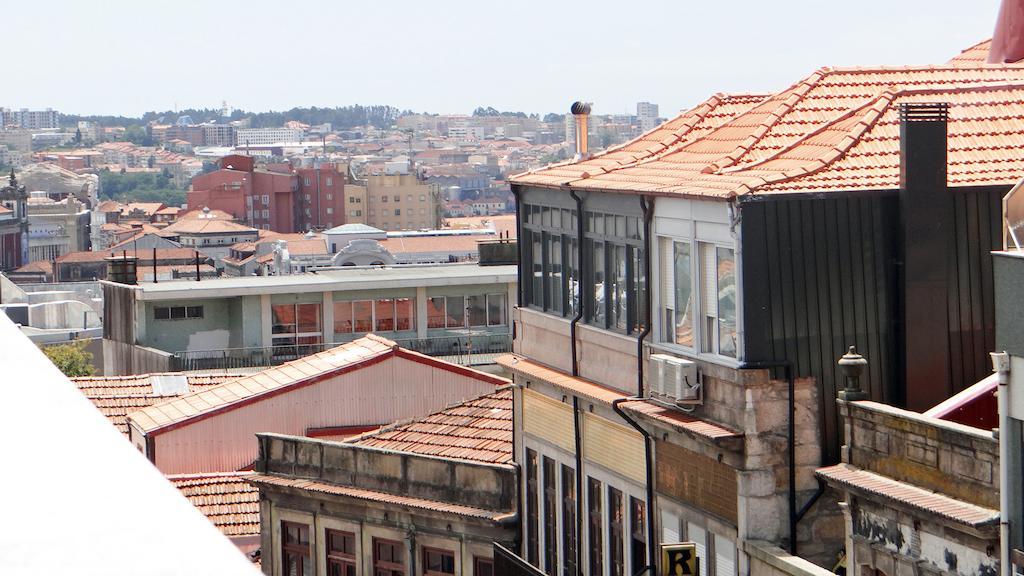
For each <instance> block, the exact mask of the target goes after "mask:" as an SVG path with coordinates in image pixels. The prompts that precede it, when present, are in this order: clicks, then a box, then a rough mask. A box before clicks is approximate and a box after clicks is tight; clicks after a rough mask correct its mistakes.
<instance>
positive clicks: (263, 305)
mask: <svg viewBox="0 0 1024 576" xmlns="http://www.w3.org/2000/svg"><path fill="white" fill-rule="evenodd" d="M273 328H274V315H273V314H272V313H271V311H270V294H261V295H260V331H261V333H262V334H263V338H262V340H261V342H262V343H261V346H263V347H264V348H270V347H271V346H273V345H274V335H273V332H272V330H273Z"/></svg>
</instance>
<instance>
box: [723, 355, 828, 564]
mask: <svg viewBox="0 0 1024 576" xmlns="http://www.w3.org/2000/svg"><path fill="white" fill-rule="evenodd" d="M764 368H768V369H770V368H782V369H783V370H784V372H785V377H786V384H787V387H788V394H787V396H788V399H787V416H788V420H789V426H788V429H787V430H786V451H787V452H788V453H789V553H790V554H793V555H794V556H795V555H796V524H797V522H799V521H800V518H801V515H798V513H797V509H796V422H795V421H796V395H795V392H796V383H795V380H794V378H793V363H792V362H790V361H789V360H768V361H764V362H744V363H743V364H742V365H741V366H740V369H741V370H743V369H764ZM768 378H769V379H771V374H769V375H768ZM823 438H824V437H823ZM816 499H817V497H814V498H812V500H816ZM811 503H813V502H811ZM805 508H809V506H807V507H805ZM804 513H806V510H805V511H804Z"/></svg>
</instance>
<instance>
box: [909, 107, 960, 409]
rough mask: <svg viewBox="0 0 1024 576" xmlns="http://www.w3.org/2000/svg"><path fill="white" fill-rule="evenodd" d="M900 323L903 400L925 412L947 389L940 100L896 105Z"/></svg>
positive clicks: (949, 255)
mask: <svg viewBox="0 0 1024 576" xmlns="http://www.w3.org/2000/svg"><path fill="white" fill-rule="evenodd" d="M899 114H900V196H899V198H900V219H901V228H900V236H901V242H900V245H901V251H902V254H901V256H902V262H903V266H902V267H901V270H900V287H901V289H902V290H901V292H902V294H901V296H902V312H903V314H902V326H901V327H900V333H901V341H902V352H903V353H902V354H900V357H901V360H902V362H903V372H904V375H905V376H904V378H905V379H904V386H905V388H904V389H905V391H906V397H905V404H906V407H907V408H909V409H911V410H919V411H923V410H927V409H928V408H931V407H932V406H934V405H936V404H938V403H939V402H942V401H943V400H945V399H946V398H948V397H949V396H950V395H951V394H952V393H953V389H952V379H951V376H950V354H949V311H948V306H949V286H948V283H949V274H950V269H949V266H950V264H949V263H950V262H951V261H953V260H954V259H955V253H954V241H953V238H954V232H955V231H954V225H955V224H954V219H953V201H952V197H951V196H950V194H949V191H948V189H947V188H946V123H947V119H948V117H949V106H948V105H947V104H944V103H914V104H900V107H899Z"/></svg>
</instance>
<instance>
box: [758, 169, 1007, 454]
mask: <svg viewBox="0 0 1024 576" xmlns="http://www.w3.org/2000/svg"><path fill="white" fill-rule="evenodd" d="M1003 192H1004V191H1002V190H992V189H983V190H969V191H960V192H954V195H955V201H954V205H955V216H954V217H955V219H956V240H955V242H954V245H955V246H956V250H957V251H956V254H953V255H951V258H952V259H953V260H954V265H953V266H952V267H951V270H952V271H951V273H950V274H951V276H955V277H951V278H950V283H951V288H950V298H949V300H950V301H949V311H950V326H951V333H950V337H949V340H950V358H951V361H950V363H951V366H950V373H951V381H952V382H953V387H954V390H950V391H949V393H950V394H952V393H954V392H956V391H959V390H962V389H963V388H965V387H967V386H969V385H971V384H973V383H974V382H977V381H978V380H979V379H981V378H983V377H984V376H985V375H987V374H988V373H989V371H990V367H989V365H988V360H987V355H988V352H990V351H991V350H992V346H993V345H994V341H993V326H994V311H993V310H994V307H993V303H992V291H993V289H992V259H991V255H990V254H989V251H990V250H992V249H996V248H999V247H1000V246H998V244H999V242H1000V235H999V230H1000V226H1001V225H1000V214H1001V212H1000V210H999V207H1000V199H1001V197H1002V193H1003ZM741 216H742V224H741V226H742V250H743V256H742V266H743V292H744V296H743V303H744V309H743V316H744V325H743V326H744V333H745V344H746V358H745V359H746V360H747V361H767V360H783V359H785V360H789V361H791V362H793V365H794V371H795V374H796V375H797V377H808V376H811V377H814V378H816V379H817V380H818V383H819V393H820V399H821V406H820V410H821V412H822V414H823V416H824V428H825V434H826V436H827V442H825V446H826V453H825V459H826V462H836V461H838V447H839V444H840V438H839V437H840V435H841V431H840V430H839V429H838V422H837V415H836V410H835V401H834V399H835V398H836V393H837V392H838V390H841V389H842V388H843V386H844V382H843V381H842V378H841V376H840V374H839V372H838V370H837V367H836V362H837V361H838V359H839V357H840V356H842V355H843V354H844V353H845V352H846V350H847V348H848V347H849V346H851V345H854V346H856V347H857V350H858V352H860V353H861V354H863V355H864V356H865V357H866V358H867V359H868V361H869V367H868V371H867V372H866V373H865V375H864V377H863V378H862V380H861V386H862V387H864V388H865V389H867V390H868V391H869V392H870V395H871V398H872V399H873V400H878V401H882V402H887V403H891V404H895V405H902V404H903V402H904V397H905V394H904V388H903V386H904V384H903V382H904V377H903V365H902V361H901V356H902V352H901V351H902V343H901V342H900V334H901V327H900V323H901V318H902V312H901V303H900V298H901V297H902V290H901V289H900V287H899V285H898V272H899V268H898V266H899V261H898V258H899V242H900V234H899V226H900V214H899V198H898V196H897V194H896V193H895V192H892V193H872V194H856V195H843V196H841V197H828V198H822V197H813V198H808V197H803V198H793V199H785V198H780V197H772V198H770V199H759V200H755V201H750V202H744V203H742V204H741Z"/></svg>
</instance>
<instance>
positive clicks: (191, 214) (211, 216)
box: [178, 209, 234, 220]
mask: <svg viewBox="0 0 1024 576" xmlns="http://www.w3.org/2000/svg"><path fill="white" fill-rule="evenodd" d="M200 217H202V218H203V219H204V220H234V216H232V215H231V214H228V213H227V212H225V211H223V210H216V209H210V211H209V212H204V211H203V210H200V209H194V210H189V211H188V212H185V213H179V214H178V220H194V219H199V218H200Z"/></svg>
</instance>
